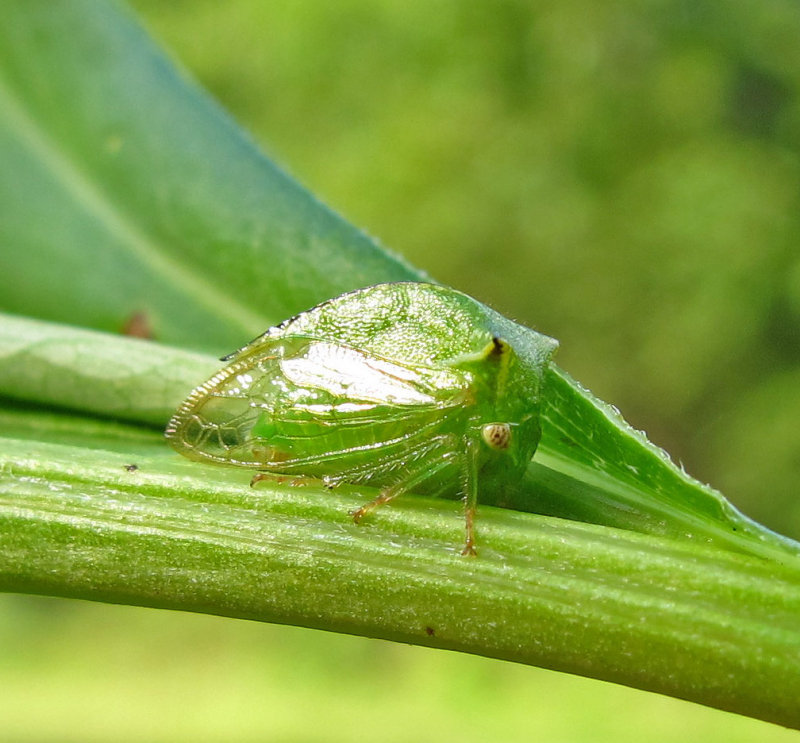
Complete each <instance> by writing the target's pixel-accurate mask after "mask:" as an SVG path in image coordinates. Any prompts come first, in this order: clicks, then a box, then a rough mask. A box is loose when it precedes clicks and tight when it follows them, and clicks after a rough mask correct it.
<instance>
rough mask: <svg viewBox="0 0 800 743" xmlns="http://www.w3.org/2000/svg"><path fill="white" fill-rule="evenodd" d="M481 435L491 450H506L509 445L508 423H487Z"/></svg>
mask: <svg viewBox="0 0 800 743" xmlns="http://www.w3.org/2000/svg"><path fill="white" fill-rule="evenodd" d="M481 435H482V436H483V440H484V441H485V442H486V444H487V445H488V446H489V447H490V448H492V449H508V446H509V444H510V443H511V426H509V425H508V423H487V424H486V425H485V426H484V427H483V428H482V429H481Z"/></svg>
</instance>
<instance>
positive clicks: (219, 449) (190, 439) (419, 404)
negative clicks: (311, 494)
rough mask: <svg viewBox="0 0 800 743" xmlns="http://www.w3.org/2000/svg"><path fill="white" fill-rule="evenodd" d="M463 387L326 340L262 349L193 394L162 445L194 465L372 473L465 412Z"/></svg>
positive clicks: (452, 376)
mask: <svg viewBox="0 0 800 743" xmlns="http://www.w3.org/2000/svg"><path fill="white" fill-rule="evenodd" d="M466 384H467V380H466V379H465V377H464V374H463V373H460V372H457V371H455V370H451V369H447V368H438V369H432V368H428V367H422V366H415V365H407V364H402V363H399V362H396V361H392V360H389V359H384V358H381V357H378V356H375V355H371V354H369V353H365V352H363V351H360V350H358V349H355V348H352V347H350V346H346V345H342V344H338V343H335V342H331V341H328V340H320V339H315V338H307V337H297V336H290V337H284V338H276V339H269V340H265V342H264V343H262V344H259V345H258V346H257V347H253V348H251V349H250V350H249V351H248V352H247V353H245V354H240V355H239V356H237V357H236V358H235V360H234V361H233V363H231V364H230V365H228V366H227V367H225V368H224V369H222V370H221V371H220V372H219V373H217V374H216V375H214V376H213V377H212V378H211V379H210V380H208V381H207V382H206V383H205V384H203V385H201V386H200V387H198V388H197V389H196V390H194V392H192V394H191V395H190V396H189V397H188V398H187V400H186V401H185V402H184V403H183V405H181V407H180V408H179V409H178V412H177V413H176V414H175V416H174V418H173V420H172V421H171V423H170V425H169V426H168V428H167V436H168V438H169V439H170V441H171V442H172V444H173V446H175V448H177V449H178V450H179V451H181V453H183V454H185V455H187V456H190V457H192V458H195V459H201V460H210V461H216V462H222V463H227V464H235V465H241V466H246V467H257V468H262V469H270V470H275V471H281V472H291V473H296V474H318V473H326V474H334V475H335V474H337V473H341V472H342V471H343V470H350V471H354V472H355V471H363V472H366V473H369V472H371V471H372V469H371V468H370V466H369V462H370V461H372V462H378V461H380V460H391V459H392V458H393V457H394V456H395V455H396V454H398V453H401V452H403V451H404V450H409V449H410V448H411V447H413V445H414V442H415V441H419V440H423V439H424V437H425V436H426V435H430V434H432V433H433V432H435V430H436V429H437V428H438V426H439V425H441V422H442V420H443V419H444V417H445V416H446V413H445V411H446V410H447V409H450V408H453V407H458V406H461V405H463V401H464V396H465V392H464V390H465V387H466Z"/></svg>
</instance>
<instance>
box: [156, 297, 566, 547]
mask: <svg viewBox="0 0 800 743" xmlns="http://www.w3.org/2000/svg"><path fill="white" fill-rule="evenodd" d="M556 347H557V342H556V341H554V340H553V339H551V338H548V337H546V336H543V335H540V334H539V333H535V332H534V331H531V330H528V329H526V328H523V327H521V326H519V325H517V324H516V323H513V322H511V321H510V320H507V319H506V318H504V317H503V316H502V315H499V314H498V313H496V312H494V311H493V310H491V309H489V308H488V307H486V306H484V305H482V304H480V303H479V302H477V301H476V300H474V299H472V298H471V297H468V296H467V295H465V294H462V293H461V292H457V291H455V290H453V289H449V288H446V287H442V286H436V285H433V284H420V283H394V284H378V285H376V286H371V287H368V288H366V289H360V290H358V291H354V292H350V293H347V294H343V295H342V296H340V297H336V298H335V299H331V300H329V301H327V302H323V303H322V304H320V305H318V306H316V307H314V308H312V309H310V310H308V311H307V312H303V313H302V314H300V315H297V316H296V317H293V318H292V319H290V320H287V321H286V322H284V323H283V324H281V325H278V326H277V327H274V328H270V329H269V330H267V331H266V332H265V333H264V334H263V335H261V336H259V337H258V338H256V339H255V340H253V341H252V342H250V343H248V344H247V345H246V346H244V347H243V348H241V349H240V350H239V351H237V352H236V353H233V354H231V355H230V356H228V357H226V358H225V359H223V360H224V361H228V362H229V363H228V365H227V366H225V367H224V368H223V369H222V370H221V371H219V372H218V373H217V374H215V375H214V376H213V377H211V379H209V380H208V381H207V382H204V383H203V384H201V385H200V386H199V387H197V388H196V389H195V390H194V391H193V392H192V393H191V394H190V395H189V396H188V397H187V398H186V400H185V401H184V402H183V403H182V404H181V405H180V407H179V408H178V410H177V412H176V413H175V415H174V416H173V418H172V420H171V421H170V422H169V425H168V426H167V429H166V436H167V438H168V439H169V441H170V443H171V444H172V446H174V447H175V449H177V450H178V451H179V452H180V453H181V454H184V455H186V456H187V457H190V458H192V459H197V460H202V461H210V462H218V463H221V464H228V465H235V466H238V467H247V468H251V469H256V470H258V471H259V472H258V473H257V474H256V475H255V476H254V477H253V481H252V482H253V483H255V482H257V481H259V480H262V479H287V478H288V479H294V478H297V479H300V480H302V479H305V478H319V479H321V480H322V481H323V482H324V483H326V484H327V485H329V486H335V485H337V484H339V483H365V484H369V485H374V486H378V487H380V492H379V495H378V496H377V497H376V498H375V499H374V500H373V501H371V502H369V503H367V504H365V505H364V506H362V507H361V508H359V509H357V510H356V511H354V512H353V513H352V514H351V515H352V516H353V519H354V520H355V521H356V522H358V521H360V520H361V518H362V517H363V516H364V515H365V514H367V513H368V512H369V511H371V510H372V509H373V508H375V507H377V506H379V505H382V504H384V503H388V502H389V501H391V500H394V499H395V498H397V497H398V496H400V495H403V494H404V493H408V492H420V493H429V494H437V495H438V494H441V495H445V496H449V497H460V498H462V499H463V501H464V513H465V520H466V538H465V543H464V549H463V552H462V554H470V555H474V554H475V538H474V529H473V522H474V518H475V510H476V507H477V502H478V497H479V492H480V490H481V489H483V488H486V487H502V486H503V485H505V484H508V483H512V482H514V481H516V480H518V479H519V478H520V477H521V476H522V474H523V472H524V471H525V468H526V467H527V465H528V462H529V461H530V459H531V457H532V456H533V453H534V451H535V450H536V446H537V444H538V443H539V438H540V436H541V429H540V424H539V404H540V402H539V401H540V395H541V389H542V382H543V378H544V373H545V371H546V368H547V365H548V363H549V361H550V357H551V356H552V354H553V352H554V351H555V349H556Z"/></svg>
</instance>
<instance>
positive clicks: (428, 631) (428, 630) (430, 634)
mask: <svg viewBox="0 0 800 743" xmlns="http://www.w3.org/2000/svg"><path fill="white" fill-rule="evenodd" d="M425 634H426V635H428V637H433V636H434V635H435V634H436V630H435V629H434V628H433V627H426V628H425Z"/></svg>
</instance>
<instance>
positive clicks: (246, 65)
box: [0, 0, 800, 743]
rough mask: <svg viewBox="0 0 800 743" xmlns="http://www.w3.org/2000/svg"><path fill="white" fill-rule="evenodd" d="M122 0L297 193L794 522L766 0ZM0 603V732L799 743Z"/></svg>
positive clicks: (790, 30)
mask: <svg viewBox="0 0 800 743" xmlns="http://www.w3.org/2000/svg"><path fill="white" fill-rule="evenodd" d="M134 8H135V9H136V10H137V12H139V13H140V14H141V16H142V18H143V21H144V23H145V24H146V25H147V27H148V28H149V29H150V30H151V32H152V33H153V34H154V35H155V36H156V38H158V39H159V40H161V42H162V43H163V44H165V45H166V46H167V47H168V48H169V49H171V50H172V52H173V53H174V55H175V57H176V58H177V59H179V60H180V61H181V63H182V64H183V65H184V66H185V67H187V68H188V69H189V70H190V73H191V74H192V75H193V76H194V77H196V78H197V79H199V80H200V82H201V83H202V84H203V85H204V86H206V87H207V88H208V89H209V90H210V91H211V92H212V93H213V95H215V96H216V97H217V98H218V99H219V100H221V102H222V104H223V105H224V106H225V107H227V108H228V109H229V110H230V111H231V112H232V113H233V115H234V117H236V118H237V119H238V120H239V121H240V122H242V123H243V125H244V126H245V127H246V128H248V129H249V130H250V132H251V133H252V134H253V136H254V137H255V138H256V139H257V140H258V141H259V143H260V145H261V146H262V148H264V149H265V150H266V151H267V152H268V153H269V154H270V155H271V156H272V157H273V158H274V159H276V160H277V161H278V162H279V163H281V164H283V165H284V167H286V168H287V169H288V170H289V171H291V172H292V173H293V174H294V175H295V176H296V177H297V178H298V179H299V180H300V181H301V182H303V183H305V184H306V185H307V186H308V187H309V188H310V189H311V190H312V191H313V192H315V193H316V194H317V195H318V196H319V197H320V198H321V199H322V200H324V201H325V202H327V203H328V204H330V205H331V206H333V207H334V208H335V209H337V210H338V211H339V212H341V213H342V214H343V215H345V217H347V218H348V219H349V220H350V221H352V222H354V223H355V224H357V225H359V226H361V227H364V228H365V229H366V230H367V231H368V232H370V233H371V234H373V235H376V236H378V238H379V239H380V240H381V241H382V242H383V243H384V244H386V245H387V246H389V247H390V248H392V249H393V250H396V251H398V252H400V253H402V254H403V255H404V256H406V257H407V258H408V259H410V260H411V262H412V263H414V264H416V265H417V266H419V267H421V268H423V269H425V270H427V271H428V272H429V273H430V274H431V275H432V276H434V277H435V278H437V279H438V280H440V281H443V282H445V283H448V284H450V285H452V286H455V287H457V288H459V289H462V290H464V291H466V292H468V293H470V294H473V295H474V296H476V297H478V298H479V299H481V300H483V301H485V302H487V303H489V304H491V305H492V306H494V307H495V308H497V309H499V310H501V311H503V312H504V313H506V314H508V315H510V316H512V317H514V318H515V319H518V320H520V321H521V322H523V323H525V324H528V325H531V326H533V327H536V328H538V329H540V330H542V331H544V332H546V333H548V334H550V335H553V336H555V337H557V338H559V339H560V340H561V343H562V346H561V350H560V352H559V357H558V361H559V364H560V365H561V366H562V367H563V368H565V369H566V370H567V371H569V372H570V373H571V374H572V375H573V376H574V377H576V378H577V379H578V380H580V381H581V382H582V383H583V384H584V385H586V386H588V387H589V388H590V389H592V390H593V391H594V392H595V393H596V394H597V395H598V396H599V397H601V398H602V399H604V400H606V401H608V402H611V403H614V404H615V405H617V406H618V407H619V408H620V409H621V410H622V412H623V414H624V415H625V417H626V418H627V419H628V420H629V421H630V422H631V423H632V424H634V425H635V426H636V427H638V428H642V429H644V430H646V431H647V433H648V435H649V436H650V438H651V439H652V440H653V441H655V442H656V443H658V444H660V445H662V446H664V447H665V448H666V449H667V450H668V451H669V452H670V453H671V454H672V455H673V457H674V458H675V459H676V460H677V461H680V462H681V463H682V464H683V465H684V466H685V468H686V469H687V470H688V471H689V472H691V473H692V474H693V475H695V476H697V477H698V478H699V479H701V480H704V481H706V482H710V483H712V484H713V485H715V486H716V487H719V488H720V489H721V490H722V491H723V492H724V493H725V494H726V495H727V496H728V497H729V498H730V499H731V500H732V501H733V502H734V503H736V504H737V505H738V506H739V507H740V508H741V509H742V510H744V511H745V512H746V513H747V514H749V515H751V516H753V517H754V518H756V519H757V520H759V521H761V522H763V523H766V524H767V525H769V526H772V527H773V528H776V529H778V530H779V531H781V532H783V533H785V534H788V535H790V536H794V537H795V538H798V537H800V498H798V496H797V488H796V483H797V480H798V479H800V425H798V421H800V251H798V242H799V240H798V238H800V229H799V228H800V212H799V211H798V196H799V195H800V194H799V191H800V95H798V92H799V90H800V43H798V39H800V6H798V5H797V3H796V2H794V0H792V1H791V2H789V1H786V2H784V1H783V0H759V1H758V2H754V1H751V0H737V1H736V2H732V1H730V2H724V1H722V2H720V1H717V2H704V1H702V0H700V1H697V0H695V1H693V2H690V1H688V0H687V1H673V2H668V1H664V2H638V3H634V2H630V1H627V2H625V1H619V2H611V3H602V4H596V3H593V2H589V1H588V0H562V1H561V2H558V3H530V2H516V1H513V0H486V1H484V2H480V3H468V2H463V1H461V2H458V1H456V0H433V2H425V3H423V2H409V1H408V0H405V1H403V0H340V1H339V2H337V3H330V4H328V3H317V2H308V0H301V1H300V2H289V1H288V0H279V1H273V2H262V1H261V0H229V2H227V3H224V4H221V3H217V2H211V1H210V0H191V1H189V0H181V1H178V0H171V1H170V2H164V1H163V0H136V1H135V2H134ZM3 607H4V611H3V612H2V613H0V646H1V647H2V657H3V660H2V664H0V668H3V669H5V670H4V671H0V673H2V676H0V684H2V686H3V693H2V694H1V695H0V720H4V721H5V727H4V728H2V727H0V729H4V730H5V731H6V732H7V733H8V734H9V735H10V737H11V738H14V739H25V736H29V737H31V736H32V737H31V739H36V740H42V739H59V740H104V739H109V738H113V739H115V740H139V739H148V740H198V739H203V740H270V741H295V740H297V741H300V740H315V741H316V740H319V741H349V740H353V739H354V738H366V739H380V740H382V741H394V740H397V741H401V740H437V741H448V740H454V741H456V740H457V741H459V742H460V743H468V742H469V741H473V740H475V741H478V740H504V741H514V740H530V739H531V738H533V737H536V738H538V739H542V740H547V741H601V740H607V739H608V740H617V741H626V740H637V741H638V740H639V739H641V737H642V736H643V735H646V736H647V739H648V740H650V741H678V740H681V741H683V740H687V739H688V740H699V739H708V740H725V741H755V740H758V741H772V740H776V741H783V740H798V739H800V734H798V733H795V732H789V731H785V730H782V729H779V728H777V727H774V726H769V725H766V724H764V723H758V722H754V721H750V720H746V719H744V718H739V717H736V716H733V715H726V714H724V713H721V712H716V711H713V710H707V709H704V708H701V707H697V706H694V705H690V704H687V703H683V702H678V701H676V700H670V699H666V698H662V697H657V696H655V695H649V694H645V693H642V692H634V691H631V690H628V689H624V688H621V687H614V686H612V685H608V684H601V683H598V682H593V681H588V680H585V679H576V678H572V677H567V676H564V675H560V674H555V673H551V672H545V671H540V670H538V669H531V668H526V667H520V666H514V665H512V664H506V663H501V662H499V661H489V660H486V659H480V658H472V657H467V656H460V655H456V654H453V653H445V652H439V651H431V650H426V649H421V648H408V647H404V646H398V645H391V644H388V643H381V642H376V641H370V640H364V639H360V638H348V637H341V636H335V635H326V634H324V633H318V632H311V631H307V630H301V629H296V628H282V627H271V626H264V625H258V624H252V623H247V622H237V621H232V620H223V619H217V618H213V617H203V616H191V615H181V614H174V613H168V612H156V611H151V610H142V609H132V608H125V607H107V606H100V605H91V604H82V603H80V602H61V601H55V600H50V599H29V598H26V599H23V598H15V597H5V598H3ZM31 690H33V692H34V696H33V701H32V695H31ZM45 709H46V710H47V714H41V712H40V710H45Z"/></svg>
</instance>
